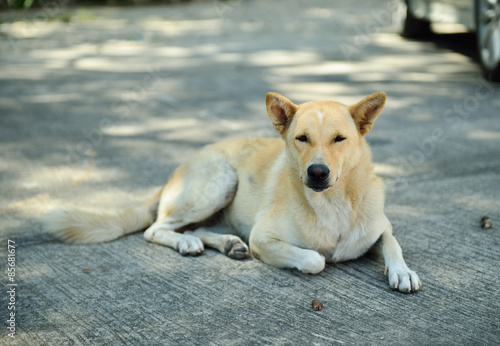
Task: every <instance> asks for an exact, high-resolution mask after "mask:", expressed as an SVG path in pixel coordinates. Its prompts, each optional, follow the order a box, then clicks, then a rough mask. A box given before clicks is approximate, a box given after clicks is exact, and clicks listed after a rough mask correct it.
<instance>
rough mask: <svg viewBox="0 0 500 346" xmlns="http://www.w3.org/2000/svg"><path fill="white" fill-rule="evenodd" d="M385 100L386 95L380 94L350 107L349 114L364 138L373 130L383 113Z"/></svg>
mask: <svg viewBox="0 0 500 346" xmlns="http://www.w3.org/2000/svg"><path fill="white" fill-rule="evenodd" d="M385 99H386V95H385V93H383V92H379V93H375V94H373V95H370V96H368V97H367V98H365V99H364V100H362V101H360V102H358V103H356V104H355V105H353V106H350V107H349V113H351V116H352V118H353V119H354V122H355V123H356V125H357V127H358V131H359V133H360V134H361V135H362V136H364V135H366V134H367V133H368V132H370V130H371V129H372V127H373V123H374V122H375V120H376V119H377V117H378V116H379V115H380V113H381V112H382V108H384V104H385Z"/></svg>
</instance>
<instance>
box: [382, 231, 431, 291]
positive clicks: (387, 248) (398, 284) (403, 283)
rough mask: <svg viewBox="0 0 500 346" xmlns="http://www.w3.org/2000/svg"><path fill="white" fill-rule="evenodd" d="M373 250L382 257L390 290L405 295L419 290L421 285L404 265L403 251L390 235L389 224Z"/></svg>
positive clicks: (412, 272) (413, 273)
mask: <svg viewBox="0 0 500 346" xmlns="http://www.w3.org/2000/svg"><path fill="white" fill-rule="evenodd" d="M375 250H376V251H377V252H379V253H380V254H381V255H382V256H383V257H384V261H385V273H386V274H387V276H388V279H389V285H390V286H391V288H392V289H394V290H399V291H401V292H406V293H409V292H416V291H418V290H419V289H420V286H422V284H421V282H420V280H419V278H418V275H417V274H416V273H415V272H414V271H413V270H410V268H408V266H407V265H406V263H405V260H404V259H403V251H402V250H401V246H399V243H398V241H397V240H396V238H395V237H394V235H393V234H392V226H391V225H390V224H389V225H388V226H387V228H386V230H385V231H384V233H383V234H382V236H381V237H380V239H379V240H378V242H377V244H376V245H375Z"/></svg>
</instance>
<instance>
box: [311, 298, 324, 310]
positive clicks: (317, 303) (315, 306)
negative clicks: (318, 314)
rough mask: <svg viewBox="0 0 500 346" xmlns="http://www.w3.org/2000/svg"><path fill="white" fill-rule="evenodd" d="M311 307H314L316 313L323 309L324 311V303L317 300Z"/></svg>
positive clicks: (314, 300)
mask: <svg viewBox="0 0 500 346" xmlns="http://www.w3.org/2000/svg"><path fill="white" fill-rule="evenodd" d="M311 305H312V307H313V309H314V311H320V310H321V309H323V303H322V302H320V301H319V300H317V299H313V301H312V303H311Z"/></svg>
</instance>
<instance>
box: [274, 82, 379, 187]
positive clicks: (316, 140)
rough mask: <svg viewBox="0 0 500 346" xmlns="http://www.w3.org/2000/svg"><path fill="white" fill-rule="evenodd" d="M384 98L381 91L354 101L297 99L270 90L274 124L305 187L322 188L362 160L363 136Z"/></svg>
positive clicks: (328, 185) (376, 114)
mask: <svg viewBox="0 0 500 346" xmlns="http://www.w3.org/2000/svg"><path fill="white" fill-rule="evenodd" d="M385 98H386V96H385V93H383V92H379V93H376V94H373V95H371V96H368V97H367V98H365V99H364V100H362V101H360V102H358V103H357V104H355V105H352V106H346V105H343V104H341V103H338V102H332V101H319V102H306V103H303V104H301V105H295V104H294V103H293V102H291V101H290V100H289V99H287V98H286V97H284V96H281V95H279V94H276V93H268V94H267V96H266V107H267V113H268V114H269V118H270V119H271V121H272V122H273V125H274V129H275V130H276V132H278V133H279V134H281V135H282V136H283V139H284V140H285V142H286V147H287V155H288V159H289V160H290V163H291V165H292V168H294V169H295V170H297V173H298V174H299V176H300V178H301V180H302V181H303V183H304V184H305V185H306V186H307V187H309V188H311V189H312V190H313V191H315V192H322V191H325V190H327V189H328V188H330V187H331V186H332V185H333V184H335V183H336V182H337V181H338V180H339V179H340V177H341V174H342V172H343V171H349V169H350V168H352V167H354V166H355V165H356V164H357V163H358V162H359V158H360V156H361V153H360V150H361V142H362V141H364V139H363V137H364V135H366V134H367V133H368V132H370V130H371V129H372V126H373V123H374V122H375V119H377V117H378V116H379V114H380V112H381V111H382V108H383V107H384V103H385Z"/></svg>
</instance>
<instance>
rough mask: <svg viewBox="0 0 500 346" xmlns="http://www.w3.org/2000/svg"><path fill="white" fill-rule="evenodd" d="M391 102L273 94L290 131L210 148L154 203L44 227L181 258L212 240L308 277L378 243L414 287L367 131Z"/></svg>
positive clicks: (227, 250) (389, 268) (391, 275)
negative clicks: (128, 238) (137, 239)
mask: <svg viewBox="0 0 500 346" xmlns="http://www.w3.org/2000/svg"><path fill="white" fill-rule="evenodd" d="M385 101H386V95H385V93H383V92H379V93H375V94H373V95H371V96H368V97H367V98H365V99H363V100H362V101H360V102H358V103H357V104H355V105H351V106H346V105H344V104H342V103H339V102H334V101H318V102H306V103H303V104H300V105H296V104H294V103H293V102H292V101H290V100H289V99H287V98H286V97H284V96H281V95H279V94H277V93H268V94H267V95H266V108H267V113H268V115H269V118H270V119H271V122H272V124H273V126H274V129H275V130H276V132H277V133H278V134H280V135H281V137H282V138H281V139H280V138H249V139H239V140H231V141H226V142H220V143H216V144H212V145H208V146H206V147H204V148H203V149H201V151H200V152H199V153H198V154H197V155H195V156H194V157H193V158H192V159H191V160H188V161H187V162H185V163H183V164H182V165H181V166H179V167H178V168H177V169H176V170H175V172H174V173H173V174H172V176H171V177H170V179H169V181H168V182H167V183H166V185H165V186H164V187H163V188H162V189H161V190H160V191H159V192H158V193H157V194H156V195H155V196H153V197H152V198H151V199H150V200H149V201H148V202H147V203H145V204H144V205H142V206H140V207H137V208H131V209H127V210H125V211H123V212H121V213H117V214H96V213H93V212H88V211H83V210H67V209H66V210H55V211H52V212H50V213H48V214H47V215H46V216H45V219H44V222H45V225H46V228H47V229H48V230H50V231H52V232H54V233H55V234H56V235H58V236H59V237H60V238H61V239H62V240H65V241H67V242H73V243H100V242H106V241H111V240H114V239H117V238H119V237H121V236H124V235H126V234H130V233H133V232H136V231H139V230H145V232H144V238H145V239H146V240H147V241H149V242H152V243H156V244H161V245H165V246H168V247H171V248H174V249H177V250H178V251H179V252H180V253H181V254H183V255H199V254H201V253H202V252H203V251H204V247H205V246H206V247H210V248H214V249H217V250H219V251H220V252H222V253H224V254H226V255H227V256H229V257H231V258H234V259H244V258H247V257H250V256H252V257H254V258H257V259H260V260H261V261H263V262H265V263H267V264H270V265H273V266H277V267H281V268H296V269H298V270H300V271H302V272H304V273H310V274H316V273H319V272H321V271H322V270H323V269H324V268H325V264H326V263H336V262H341V261H347V260H352V259H356V258H358V257H360V256H361V255H363V254H365V253H366V252H367V251H368V250H369V249H374V250H375V251H376V252H378V253H380V254H381V255H382V256H383V257H384V260H385V273H386V274H387V276H388V281H389V285H390V287H391V288H392V289H394V290H399V291H401V292H416V291H418V290H419V289H420V287H421V282H420V280H419V278H418V276H417V274H416V273H415V272H414V271H412V270H410V269H409V268H408V266H407V265H406V263H405V261H404V259H403V254H402V250H401V247H400V245H399V244H398V242H397V240H396V238H395V237H394V236H393V234H392V226H391V223H390V222H389V220H388V219H387V217H386V215H385V214H384V198H385V192H384V183H383V181H382V179H381V178H379V177H377V176H376V175H375V174H374V172H373V164H372V160H371V151H370V147H369V145H368V143H367V141H366V139H365V135H366V134H367V133H368V132H370V130H371V129H372V127H373V124H374V122H375V120H376V119H377V117H378V116H379V115H380V113H381V111H382V109H383V107H384V104H385ZM213 226H217V227H213ZM247 244H248V245H249V246H248V245H247Z"/></svg>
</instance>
